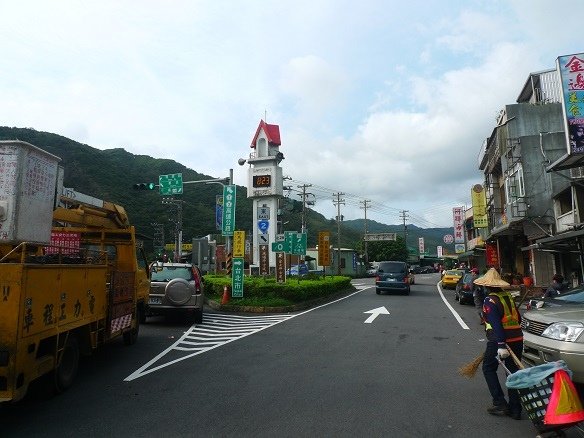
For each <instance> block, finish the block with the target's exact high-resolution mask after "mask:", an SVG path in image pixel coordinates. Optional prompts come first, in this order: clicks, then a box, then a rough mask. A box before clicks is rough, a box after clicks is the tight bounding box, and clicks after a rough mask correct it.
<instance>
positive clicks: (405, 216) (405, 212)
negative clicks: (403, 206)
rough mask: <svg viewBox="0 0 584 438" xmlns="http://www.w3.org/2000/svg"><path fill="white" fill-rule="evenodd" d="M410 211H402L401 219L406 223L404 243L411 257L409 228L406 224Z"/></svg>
mask: <svg viewBox="0 0 584 438" xmlns="http://www.w3.org/2000/svg"><path fill="white" fill-rule="evenodd" d="M408 211H409V210H402V211H401V218H402V220H403V222H404V243H405V244H406V252H407V254H408V257H409V254H410V253H409V252H408V226H407V224H406V220H407V219H408Z"/></svg>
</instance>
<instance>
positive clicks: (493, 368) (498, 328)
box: [474, 268, 523, 420]
mask: <svg viewBox="0 0 584 438" xmlns="http://www.w3.org/2000/svg"><path fill="white" fill-rule="evenodd" d="M474 283H475V284H477V285H479V286H483V287H484V288H485V292H486V294H487V296H486V297H485V300H484V302H483V315H484V318H485V330H486V334H487V347H486V349H485V353H484V355H483V375H484V376H485V381H486V382H487V387H488V388H489V392H490V394H491V397H492V399H493V405H492V406H490V407H488V408H487V412H488V413H489V414H492V415H508V416H510V417H511V418H514V419H515V420H520V419H521V401H520V400H519V393H518V392H517V390H516V389H509V390H508V391H507V392H508V398H509V402H507V400H506V399H505V393H504V392H503V389H502V388H501V383H500V382H499V376H498V375H497V369H498V367H499V361H498V360H497V357H499V358H500V359H501V360H502V361H504V363H505V366H506V367H507V369H508V370H509V371H510V372H511V373H514V372H515V371H517V370H518V369H519V367H518V366H517V364H516V363H515V361H514V360H513V358H512V357H510V353H509V349H511V351H513V353H515V356H517V358H518V359H519V360H521V353H522V351H523V332H522V330H521V314H520V313H519V310H518V309H517V306H516V304H515V301H514V300H513V297H512V296H511V294H510V293H509V291H507V290H503V289H502V288H504V287H508V286H509V283H507V282H506V281H504V280H503V279H501V276H500V275H499V273H498V272H497V270H496V269H495V268H491V269H489V270H488V271H487V273H486V274H485V275H483V276H482V277H480V278H477V279H476V280H475V281H474ZM508 348H509V349H508Z"/></svg>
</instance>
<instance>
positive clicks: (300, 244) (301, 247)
mask: <svg viewBox="0 0 584 438" xmlns="http://www.w3.org/2000/svg"><path fill="white" fill-rule="evenodd" d="M284 242H286V243H287V245H288V248H289V252H290V254H298V255H306V233H296V232H294V231H284Z"/></svg>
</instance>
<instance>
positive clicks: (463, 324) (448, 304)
mask: <svg viewBox="0 0 584 438" xmlns="http://www.w3.org/2000/svg"><path fill="white" fill-rule="evenodd" d="M436 288H437V289H438V292H439V293H440V296H441V297H442V301H444V304H446V307H448V308H449V309H450V311H451V312H452V314H453V315H454V318H456V320H457V321H458V323H459V324H460V326H461V327H462V328H463V329H464V330H470V327H469V326H468V325H466V323H465V322H464V321H463V319H462V318H461V317H460V315H459V314H458V312H457V311H456V310H454V308H453V307H452V306H451V305H450V303H449V302H448V300H447V299H446V297H445V296H444V293H443V292H442V287H440V282H438V283H436Z"/></svg>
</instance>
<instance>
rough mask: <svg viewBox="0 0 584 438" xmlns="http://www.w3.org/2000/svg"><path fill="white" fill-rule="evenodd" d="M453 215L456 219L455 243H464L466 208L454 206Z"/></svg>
mask: <svg viewBox="0 0 584 438" xmlns="http://www.w3.org/2000/svg"><path fill="white" fill-rule="evenodd" d="M452 216H453V219H454V243H464V228H463V217H464V208H463V207H454V208H453V209H452Z"/></svg>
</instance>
